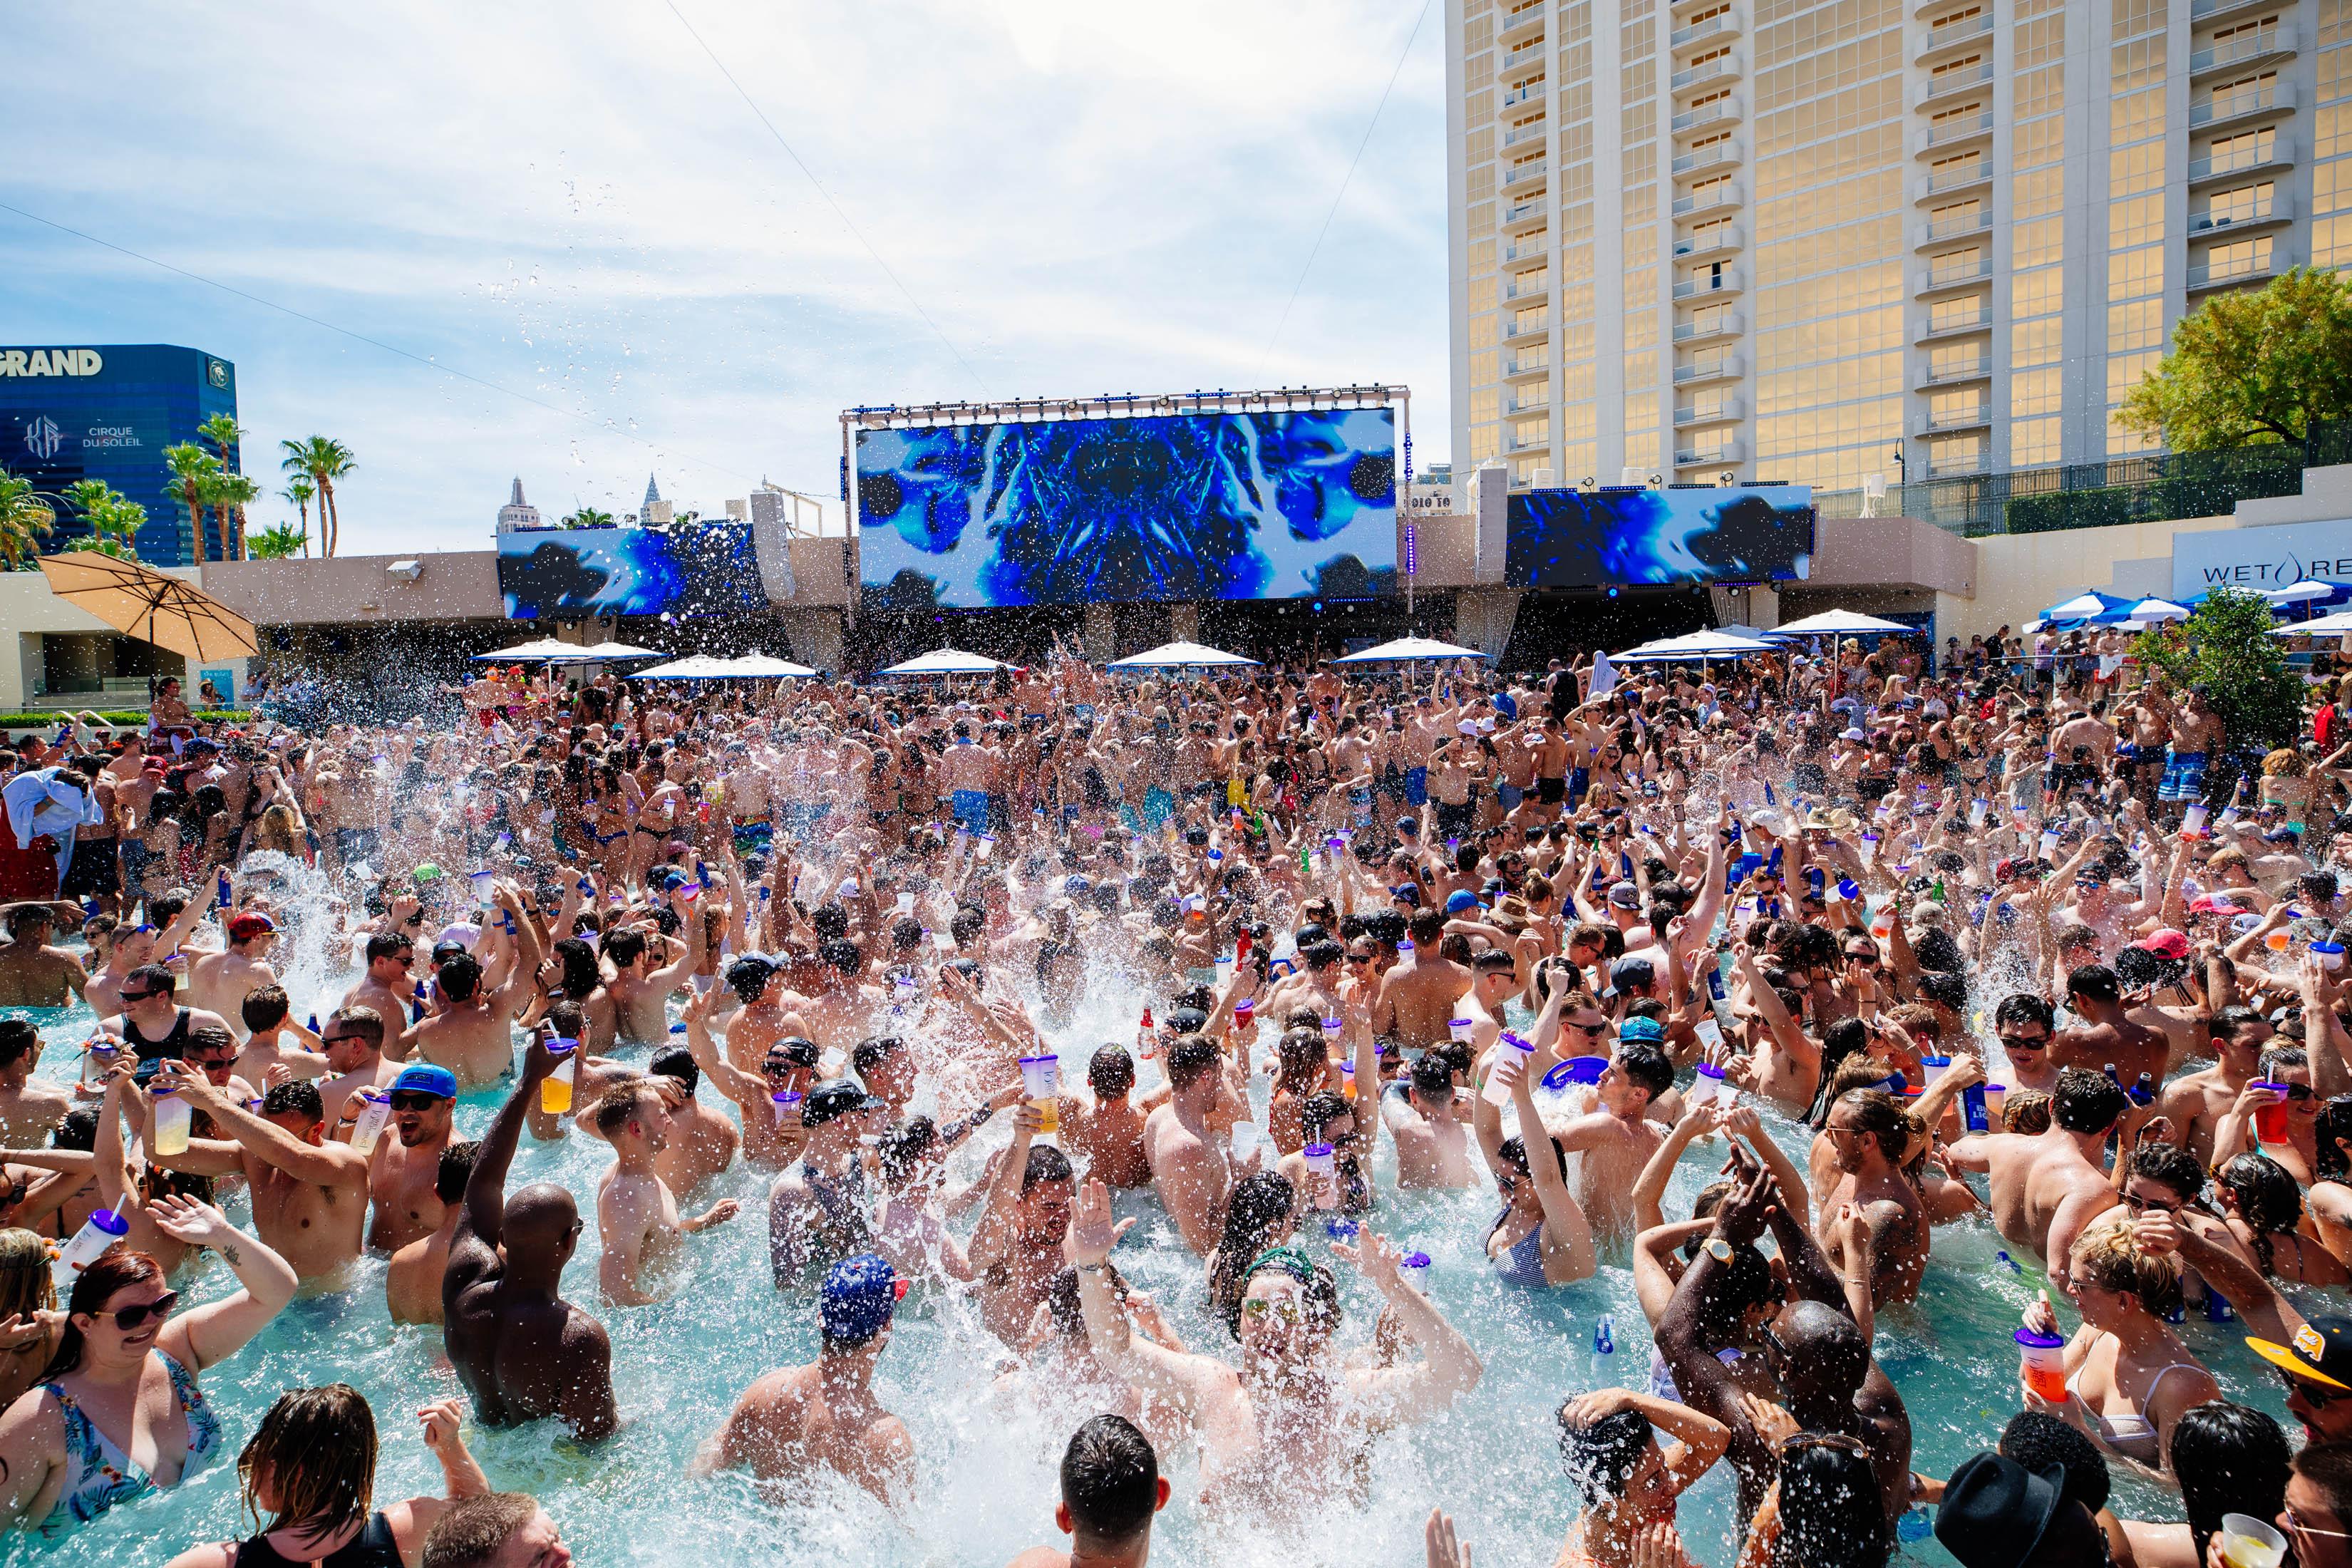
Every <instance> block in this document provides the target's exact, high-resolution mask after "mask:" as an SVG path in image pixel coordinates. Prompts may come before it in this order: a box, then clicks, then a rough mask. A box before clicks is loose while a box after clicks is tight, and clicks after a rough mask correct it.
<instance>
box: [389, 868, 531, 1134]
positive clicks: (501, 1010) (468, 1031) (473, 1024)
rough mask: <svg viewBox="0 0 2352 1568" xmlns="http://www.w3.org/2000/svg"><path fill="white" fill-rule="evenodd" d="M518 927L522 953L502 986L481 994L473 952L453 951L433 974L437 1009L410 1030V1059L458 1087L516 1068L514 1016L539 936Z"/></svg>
mask: <svg viewBox="0 0 2352 1568" xmlns="http://www.w3.org/2000/svg"><path fill="white" fill-rule="evenodd" d="M502 896H504V897H506V898H509V899H511V898H512V897H513V896H514V895H513V893H512V891H511V890H508V891H505V892H504V893H503V895H502ZM517 924H518V925H519V927H520V932H521V934H520V936H519V937H518V938H517V939H516V940H517V941H518V942H520V944H521V947H522V952H521V955H520V957H519V958H518V959H517V961H516V963H515V966H514V969H513V970H512V972H511V973H509V974H508V976H507V978H506V983H505V984H502V985H500V986H499V988H498V989H497V990H495V991H491V992H488V993H485V992H484V991H483V990H482V980H483V974H482V966H481V964H480V963H479V962H478V961H477V960H476V959H475V957H474V955H473V954H471V953H467V952H460V953H454V954H452V955H451V956H450V958H449V959H448V960H447V962H446V963H443V964H442V965H441V967H440V968H438V969H436V970H435V971H434V973H433V979H434V987H435V990H436V993H437V994H438V995H439V996H440V999H441V1010H440V1011H439V1012H437V1013H435V1014H434V1015H433V1016H431V1017H429V1018H427V1019H425V1021H424V1022H423V1023H421V1024H417V1025H415V1026H413V1027H412V1028H411V1029H410V1030H409V1032H408V1047H409V1056H410V1058H411V1059H413V1060H416V1061H426V1062H431V1063H432V1064H433V1065H434V1066H436V1067H443V1068H448V1069H449V1071H450V1072H452V1073H454V1074H455V1075H456V1076H457V1085H458V1087H459V1088H460V1089H479V1088H481V1087H482V1086H483V1085H484V1084H489V1083H496V1082H498V1080H499V1079H502V1078H504V1077H506V1075H507V1074H508V1073H509V1072H510V1071H512V1070H513V1068H514V1032H513V1027H512V1026H513V1023H514V1018H515V1015H516V1014H518V1013H520V1012H521V1011H522V1009H523V1007H524V1005H526V1004H528V1003H529V1002H530V999H531V995H532V986H533V984H534V977H535V976H536V975H537V973H538V971H539V936H538V933H537V932H536V931H532V929H531V922H530V921H528V920H521V919H518V921H517Z"/></svg>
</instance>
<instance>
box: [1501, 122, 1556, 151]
mask: <svg viewBox="0 0 2352 1568" xmlns="http://www.w3.org/2000/svg"><path fill="white" fill-rule="evenodd" d="M1550 129H1551V121H1549V120H1530V121H1528V122H1527V123H1526V124H1525V125H1514V126H1512V127H1511V128H1510V129H1509V130H1508V131H1506V132H1503V145H1504V146H1506V147H1516V146H1517V145H1518V144H1519V143H1520V142H1532V141H1535V140H1536V139H1537V138H1538V137H1540V136H1542V135H1544V134H1545V133H1546V132H1549V130H1550Z"/></svg>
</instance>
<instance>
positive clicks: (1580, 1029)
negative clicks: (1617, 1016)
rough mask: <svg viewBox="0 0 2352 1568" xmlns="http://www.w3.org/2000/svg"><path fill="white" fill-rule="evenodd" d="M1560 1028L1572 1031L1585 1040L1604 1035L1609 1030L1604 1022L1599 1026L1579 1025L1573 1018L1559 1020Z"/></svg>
mask: <svg viewBox="0 0 2352 1568" xmlns="http://www.w3.org/2000/svg"><path fill="white" fill-rule="evenodd" d="M1560 1027H1562V1028H1564V1029H1574V1030H1575V1031H1576V1032H1577V1033H1578V1034H1580V1035H1582V1036H1583V1037H1585V1038H1587V1039H1591V1038H1592V1037H1594V1036H1596V1035H1602V1034H1606V1033H1607V1032H1608V1029H1609V1026H1608V1024H1607V1023H1606V1022H1605V1021H1604V1022H1602V1023H1599V1024H1580V1023H1578V1022H1577V1021H1576V1020H1575V1019H1573V1018H1563V1019H1562V1020H1560Z"/></svg>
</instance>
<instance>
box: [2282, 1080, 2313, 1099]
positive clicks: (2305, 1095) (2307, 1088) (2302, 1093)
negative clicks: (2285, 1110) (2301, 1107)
mask: <svg viewBox="0 0 2352 1568" xmlns="http://www.w3.org/2000/svg"><path fill="white" fill-rule="evenodd" d="M2278 1087H2279V1089H2280V1090H2281V1091H2282V1092H2284V1094H2285V1095H2286V1097H2287V1098H2288V1099H2289V1100H2294V1101H2295V1102H2296V1103H2298V1104H2300V1103H2301V1102H2302V1101H2304V1100H2309V1099H2310V1098H2311V1097H2312V1088H2311V1085H2309V1084H2307V1083H2283V1084H2280V1085H2279V1086H2278Z"/></svg>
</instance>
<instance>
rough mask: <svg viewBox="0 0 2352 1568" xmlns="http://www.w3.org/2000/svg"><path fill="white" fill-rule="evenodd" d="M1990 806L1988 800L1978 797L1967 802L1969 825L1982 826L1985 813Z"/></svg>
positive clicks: (1990, 803)
mask: <svg viewBox="0 0 2352 1568" xmlns="http://www.w3.org/2000/svg"><path fill="white" fill-rule="evenodd" d="M1991 808H1992V802H1990V801H1989V800H1983V799H1978V800H1972V801H1970V802H1969V826H1970V827H1982V826H1984V824H1985V813H1986V812H1987V811H1989V810H1990V809H1991Z"/></svg>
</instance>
